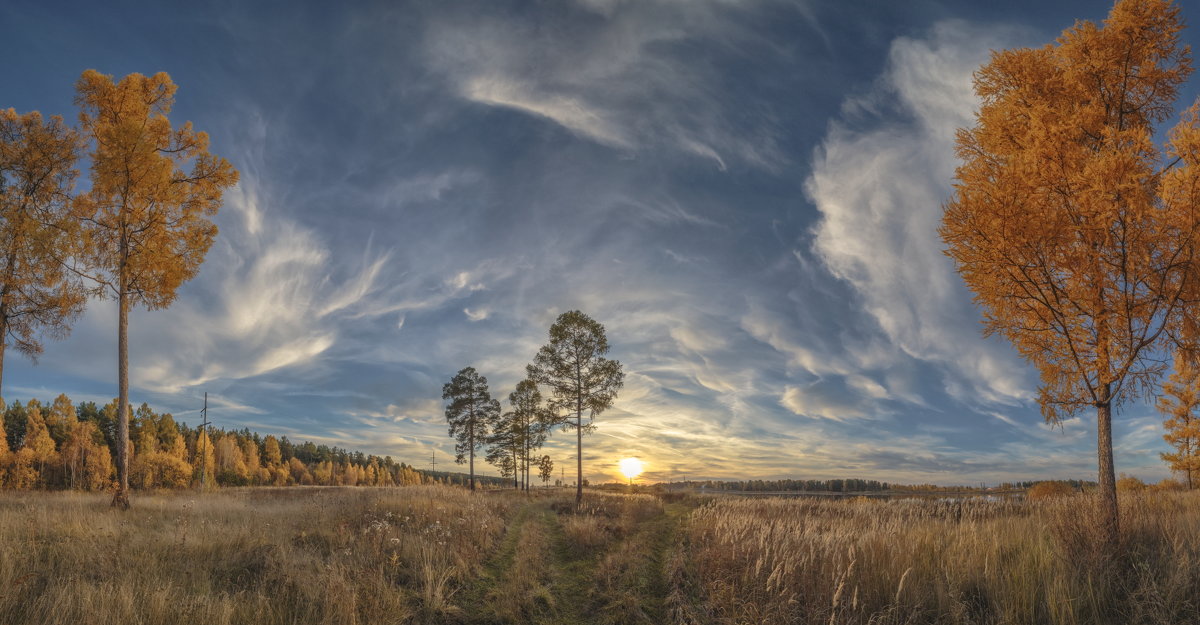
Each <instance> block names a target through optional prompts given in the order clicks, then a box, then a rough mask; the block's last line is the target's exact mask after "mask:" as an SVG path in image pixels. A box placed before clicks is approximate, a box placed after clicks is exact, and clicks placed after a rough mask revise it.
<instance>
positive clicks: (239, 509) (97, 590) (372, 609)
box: [0, 486, 510, 624]
mask: <svg viewBox="0 0 1200 625" xmlns="http://www.w3.org/2000/svg"><path fill="white" fill-rule="evenodd" d="M135 504H136V505H135V507H134V508H133V509H132V510H130V511H129V512H127V513H121V512H117V511H113V510H111V509H110V508H109V507H108V497H107V496H105V495H98V494H82V493H70V492H63V493H20V494H16V493H5V494H3V495H0V623H6V624H17V623H89V624H93V623H94V624H107V623H112V624H117V623H122V624H124V623H156V624H173V623H179V624H184V623H189V624H190V623H198V622H203V623H212V624H224V623H264V624H271V623H279V624H283V623H329V624H335V623H337V624H343V623H404V622H414V621H416V622H420V621H428V620H436V619H439V618H442V617H443V616H444V615H446V614H452V613H453V612H454V610H455V608H454V594H455V592H456V589H457V588H459V587H460V585H461V584H462V583H463V582H464V580H466V579H468V578H470V577H472V576H474V575H475V574H476V572H477V568H478V567H479V566H480V563H481V562H483V561H484V559H485V557H486V553H487V552H488V551H489V550H490V549H491V548H492V546H493V544H494V543H495V541H496V539H497V537H498V536H500V535H501V533H502V532H503V529H504V525H505V519H506V517H507V515H508V510H509V506H510V504H509V501H508V500H507V499H505V498H494V497H487V496H480V495H472V494H471V493H469V492H467V491H465V490H463V489H458V488H449V487H439V486H414V487H403V488H381V489H350V488H346V489H334V488H292V489H267V488H256V489H246V490H224V491H221V492H218V493H214V494H205V495H203V496H194V495H188V494H166V495H149V496H143V497H140V498H138V500H137V501H136V502H135Z"/></svg>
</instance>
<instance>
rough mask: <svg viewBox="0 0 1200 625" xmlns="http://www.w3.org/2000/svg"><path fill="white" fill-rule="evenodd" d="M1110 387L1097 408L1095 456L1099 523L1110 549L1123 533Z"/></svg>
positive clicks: (1106, 389)
mask: <svg viewBox="0 0 1200 625" xmlns="http://www.w3.org/2000/svg"><path fill="white" fill-rule="evenodd" d="M1109 393H1110V390H1109V385H1107V384H1105V385H1103V386H1102V387H1101V388H1100V401H1099V402H1097V404H1096V454H1097V460H1098V461H1099V462H1098V464H1099V467H1100V476H1099V482H1100V502H1099V504H1100V523H1101V530H1102V538H1103V540H1104V541H1105V544H1106V545H1107V546H1108V548H1109V549H1110V550H1111V549H1114V548H1115V547H1116V545H1117V535H1118V531H1119V529H1120V526H1119V520H1118V514H1119V512H1118V510H1117V478H1116V472H1115V469H1114V467H1113V442H1112V403H1111V401H1110V396H1109Z"/></svg>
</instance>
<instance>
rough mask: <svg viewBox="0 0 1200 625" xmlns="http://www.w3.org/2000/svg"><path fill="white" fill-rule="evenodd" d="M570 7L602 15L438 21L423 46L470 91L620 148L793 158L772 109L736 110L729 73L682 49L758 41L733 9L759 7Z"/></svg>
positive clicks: (723, 163)
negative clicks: (722, 81) (581, 24)
mask: <svg viewBox="0 0 1200 625" xmlns="http://www.w3.org/2000/svg"><path fill="white" fill-rule="evenodd" d="M562 8H563V9H564V10H567V11H568V12H570V11H573V10H575V9H583V10H587V11H592V12H595V13H597V14H599V15H601V16H602V18H601V19H599V20H596V19H591V20H589V24H590V25H589V27H588V28H586V29H579V28H573V27H570V26H568V25H567V24H566V23H561V24H560V23H557V22H555V21H554V20H553V19H552V18H549V17H546V18H544V19H545V20H546V21H544V22H540V23H538V24H537V25H536V26H535V25H534V24H531V23H530V22H529V21H528V20H524V19H521V18H519V17H516V16H508V17H500V16H497V15H495V14H488V15H473V16H471V18H469V19H467V18H461V17H460V18H458V19H447V20H445V21H436V20H435V21H434V23H433V24H432V27H431V28H430V30H429V31H428V32H427V34H426V42H427V45H426V54H427V56H428V58H429V61H430V63H431V65H432V66H433V67H434V68H435V69H436V70H437V71H439V72H440V73H441V74H442V75H444V76H445V77H446V78H447V79H448V80H449V81H450V82H451V84H452V85H454V87H455V88H456V89H457V91H458V93H459V94H460V95H461V96H462V97H463V98H465V99H467V100H470V101H472V102H476V103H479V104H484V105H488V106H496V107H502V108H507V109H511V110H515V111H521V112H524V113H528V114H530V115H534V116H537V117H539V118H542V119H545V120H548V121H550V122H552V123H555V124H557V125H559V126H561V127H563V128H565V129H567V130H569V131H571V132H572V133H575V134H576V135H578V136H580V137H583V138H585V139H588V140H591V141H595V142H597V143H599V144H601V145H605V146H608V147H611V148H614V149H617V150H619V151H622V152H627V153H628V152H638V151H641V150H656V149H664V148H665V149H669V150H671V151H674V152H676V153H680V154H687V155H691V156H693V157H697V158H701V159H704V160H708V161H711V162H712V163H714V164H715V165H716V167H717V168H718V169H720V170H725V169H726V168H727V167H728V164H729V163H730V162H731V161H737V162H739V163H742V164H749V165H751V166H754V167H764V168H768V169H778V168H779V167H781V166H782V165H783V164H784V163H785V162H786V158H785V157H784V156H783V153H782V151H781V150H780V149H779V148H778V145H777V138H776V136H775V131H774V129H773V126H774V121H775V120H774V118H773V116H772V114H771V113H770V111H768V110H766V109H765V108H761V107H760V109H758V110H755V111H753V112H751V111H746V110H739V111H733V110H729V109H728V108H727V102H728V98H724V97H721V91H720V85H719V78H720V76H719V75H718V74H717V73H716V72H714V71H713V70H712V69H711V68H708V67H706V66H705V65H703V64H699V63H695V62H693V59H691V58H689V56H688V55H687V54H686V53H685V52H682V50H683V49H686V44H688V43H695V42H707V43H710V44H714V45H721V46H728V47H730V48H733V49H736V48H739V47H749V46H750V45H752V43H753V42H755V41H757V40H759V39H760V37H759V35H757V34H756V33H755V32H754V31H753V30H752V29H748V28H745V27H744V26H741V25H739V20H737V19H734V18H733V16H736V15H737V14H739V12H741V11H743V10H746V9H748V8H752V7H748V6H747V7H743V6H741V5H738V4H736V3H726V2H720V1H707V0H705V1H697V2H604V3H581V4H577V5H574V6H572V5H570V4H565V5H564V6H563V7H562ZM768 49H769V48H768ZM733 120H737V122H736V123H735V122H734V121H733Z"/></svg>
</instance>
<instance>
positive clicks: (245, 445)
mask: <svg viewBox="0 0 1200 625" xmlns="http://www.w3.org/2000/svg"><path fill="white" fill-rule="evenodd" d="M241 446H242V461H243V463H245V465H246V475H247V477H248V479H249V480H250V481H251V482H252V483H254V484H259V483H261V480H260V476H261V475H262V461H261V460H259V456H258V445H255V444H254V441H253V440H252V439H250V438H246V439H243V440H242V442H241Z"/></svg>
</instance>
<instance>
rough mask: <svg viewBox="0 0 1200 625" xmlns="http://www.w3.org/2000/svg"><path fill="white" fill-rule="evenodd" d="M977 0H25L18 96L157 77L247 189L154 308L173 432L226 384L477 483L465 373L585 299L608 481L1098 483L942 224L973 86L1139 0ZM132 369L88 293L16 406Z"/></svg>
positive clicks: (1191, 37)
mask: <svg viewBox="0 0 1200 625" xmlns="http://www.w3.org/2000/svg"><path fill="white" fill-rule="evenodd" d="M982 4H985V3H977V2H967V1H963V2H934V1H920V2H903V3H884V2H863V3H840V2H817V1H805V0H794V1H771V0H761V1H758V0H747V1H745V2H732V1H728V0H694V1H687V2H685V1H682V0H644V1H637V2H635V1H632V0H629V1H622V0H563V1H561V2H498V1H479V2H410V3H409V2H378V3H371V2H354V3H333V4H331V3H316V2H312V3H300V2H296V3H291V2H289V3H259V2H253V3H251V2H211V3H206V2H193V3H186V4H180V3H165V2H160V3H135V2H116V3H80V4H77V5H69V4H65V3H46V2H27V1H24V0H8V1H6V2H5V3H4V4H3V5H0V56H2V57H3V58H5V59H8V60H9V62H7V63H6V77H5V81H4V86H3V88H0V107H10V106H11V107H14V108H16V109H17V110H18V111H21V112H24V111H28V110H40V111H42V112H43V113H46V114H55V113H57V114H62V115H64V116H66V117H68V118H69V119H73V118H74V117H75V115H76V112H77V111H76V109H75V108H74V107H73V105H72V97H73V84H74V81H75V80H76V79H77V78H78V77H79V75H80V74H81V73H82V72H83V70H85V69H88V68H95V69H98V70H100V71H102V72H104V73H107V74H113V75H115V76H116V77H118V78H119V77H121V76H124V75H126V74H128V73H130V72H141V73H146V74H149V73H153V72H157V71H166V72H168V73H170V74H171V76H172V78H173V79H174V80H175V82H176V83H177V84H178V85H179V91H178V93H177V103H176V107H175V111H174V112H173V114H172V119H173V120H174V121H175V122H176V123H181V122H183V121H184V120H191V121H192V122H194V124H195V125H196V127H197V128H198V129H201V130H205V131H207V132H209V133H210V135H211V136H212V149H213V152H215V153H217V154H220V155H222V156H224V157H226V158H227V159H229V160H230V161H231V162H232V163H233V164H234V166H235V167H236V168H237V169H238V170H239V171H240V172H241V183H240V184H239V186H238V187H237V188H235V189H233V190H231V191H230V192H229V193H228V194H227V196H226V202H225V206H224V208H223V209H222V210H221V212H220V214H219V216H218V217H217V223H218V225H219V226H220V229H221V233H220V235H219V237H218V240H217V242H216V243H215V244H214V246H213V248H212V250H211V251H210V252H209V255H208V259H207V261H206V263H205V265H204V267H203V269H202V270H201V272H200V275H199V276H198V277H197V278H196V279H195V280H193V281H192V282H190V283H188V284H186V285H185V286H184V287H183V288H182V290H181V292H180V296H179V299H178V301H177V302H176V303H175V304H174V306H172V308H170V309H169V310H166V311H154V312H147V311H145V310H138V311H136V312H134V313H133V315H132V317H131V321H130V336H131V340H130V345H131V357H130V358H131V360H130V371H131V382H132V392H131V398H132V400H133V402H134V403H135V404H137V403H141V402H143V401H146V402H149V403H150V404H151V405H152V406H154V407H155V408H157V409H161V410H168V411H172V412H174V413H175V414H176V415H177V416H178V418H180V419H181V420H185V421H189V422H194V421H196V415H197V409H198V408H199V407H200V402H201V397H202V396H203V393H204V392H205V391H207V392H208V393H209V398H210V403H211V417H212V418H213V419H214V420H215V421H216V423H217V424H218V425H221V426H225V427H230V428H241V427H249V428H251V429H255V430H258V431H260V432H263V433H276V434H286V435H288V436H289V437H291V438H292V439H294V440H305V439H307V440H313V441H315V442H319V443H328V444H333V445H338V446H342V447H347V448H351V449H361V450H363V451H366V452H370V453H377V454H381V455H383V454H387V455H391V456H393V457H394V458H397V459H398V460H404V461H407V462H410V463H414V464H417V465H419V466H420V465H424V464H426V463H427V462H428V460H429V456H430V454H431V453H435V454H436V455H437V456H438V459H439V463H448V462H449V461H450V459H451V458H452V453H453V442H452V441H451V439H449V438H448V437H447V436H446V425H445V420H444V417H443V416H442V408H443V406H442V402H441V399H440V396H441V386H442V384H443V383H444V382H446V381H447V380H448V379H449V378H450V377H451V376H452V375H453V374H454V373H455V372H456V371H457V370H459V369H460V368H462V367H464V366H467V365H471V366H474V367H475V368H476V369H478V370H479V371H480V372H481V373H482V374H483V375H485V376H487V377H488V379H489V380H490V381H491V385H492V389H493V392H494V394H496V395H500V396H504V397H506V396H507V394H508V393H509V392H510V391H511V390H512V388H513V387H514V386H515V385H516V383H517V382H518V381H519V379H520V378H521V377H522V376H523V373H524V365H525V363H527V362H529V361H530V360H531V359H532V357H533V354H534V352H535V351H536V350H537V348H538V346H539V345H541V344H542V343H544V342H545V340H546V333H547V329H548V328H549V326H550V324H551V323H552V322H553V320H554V318H555V317H556V316H557V315H558V314H559V313H561V312H565V311H567V310H571V309H576V308H577V309H581V310H583V311H584V312H586V313H588V314H589V315H591V316H592V317H594V318H596V319H597V320H599V321H600V322H601V323H603V324H604V325H605V326H606V327H607V329H608V333H609V339H610V342H611V344H612V353H611V356H612V357H614V358H617V359H619V360H620V361H621V362H622V363H623V364H624V366H625V371H626V385H625V388H624V390H623V391H622V392H621V394H620V396H619V398H618V400H617V402H616V404H615V406H614V407H613V408H612V409H611V410H609V411H608V412H606V413H605V414H604V415H602V417H601V418H600V419H599V420H598V422H597V425H598V429H597V431H596V433H595V434H594V435H592V436H591V437H590V438H589V439H587V440H586V441H585V450H584V461H585V471H586V472H587V473H588V474H589V475H590V476H591V477H592V478H593V479H608V478H611V477H615V476H616V475H617V472H616V461H617V460H618V459H619V458H621V457H624V456H627V455H636V456H640V457H642V458H643V459H645V460H646V462H647V471H648V473H649V477H650V479H672V478H673V479H684V478H692V479H696V478H722V477H730V478H733V477H763V478H768V477H798V478H807V477H812V478H823V477H864V478H876V479H883V480H890V481H897V482H926V481H931V482H938V483H965V482H978V481H989V482H995V481H999V480H1008V479H1027V478H1034V479H1036V478H1046V477H1079V478H1091V477H1093V476H1094V473H1095V422H1094V417H1092V416H1091V415H1084V416H1082V417H1081V418H1078V419H1073V420H1071V421H1067V422H1065V423H1063V424H1062V425H1061V427H1053V428H1052V427H1050V426H1047V425H1045V424H1044V423H1043V422H1042V418H1041V416H1040V413H1039V411H1038V407H1037V405H1036V403H1035V402H1034V401H1033V397H1034V395H1035V389H1036V372H1035V371H1034V370H1033V369H1032V367H1030V366H1029V365H1027V364H1025V363H1024V362H1023V361H1022V360H1021V359H1020V358H1019V357H1018V356H1017V355H1016V353H1015V352H1014V350H1013V349H1011V348H1010V347H1009V346H1008V345H1007V344H1006V343H1004V342H1003V341H1001V340H998V339H997V340H985V339H984V338H982V336H981V335H980V328H981V326H980V324H979V318H980V315H979V311H978V310H977V309H975V307H974V306H973V304H972V303H971V299H970V295H969V293H968V292H967V290H966V289H965V287H964V286H963V285H962V283H961V281H960V280H959V279H958V278H957V276H956V275H955V273H954V271H953V267H952V265H951V264H950V262H949V260H948V259H947V258H946V257H945V256H944V255H943V254H942V252H941V244H940V241H939V240H938V237H937V234H936V231H935V228H936V224H937V223H938V221H939V219H940V215H941V204H942V203H943V202H944V201H945V199H946V198H947V197H948V194H949V189H950V180H951V177H952V174H953V169H954V166H955V161H954V158H953V152H952V141H953V133H954V130H955V128H957V127H960V126H964V125H967V124H969V123H970V122H971V119H972V117H971V115H972V111H973V108H974V106H975V101H974V96H973V94H972V91H971V83H970V76H971V72H972V71H973V70H974V69H976V68H977V67H978V66H979V65H980V64H981V63H982V62H984V61H985V60H986V58H987V55H988V51H989V50H991V49H999V48H1006V47H1013V46H1018V45H1041V44H1044V43H1046V42H1048V41H1051V40H1052V39H1053V38H1054V37H1056V36H1057V35H1058V34H1059V33H1060V32H1061V31H1062V30H1063V29H1064V28H1066V27H1068V26H1070V25H1071V24H1072V23H1073V21H1074V20H1075V19H1076V18H1081V19H1094V20H1099V19H1102V18H1103V17H1104V16H1105V14H1106V13H1107V11H1108V9H1109V7H1110V6H1111V5H1108V4H1106V3H1104V2H1056V3H1047V2H1005V3H986V4H989V5H994V6H986V7H985V6H980V5H982ZM1183 15H1184V19H1185V20H1186V21H1189V22H1192V23H1197V22H1200V11H1198V10H1197V9H1196V8H1194V7H1192V6H1189V5H1185V6H1184V7H1183ZM1185 39H1186V40H1188V41H1190V42H1193V43H1195V42H1196V39H1197V31H1195V30H1188V31H1186V32H1185ZM1195 96H1196V91H1195V89H1194V87H1191V86H1189V88H1188V89H1187V90H1186V91H1185V92H1184V97H1183V98H1182V99H1181V102H1187V103H1190V102H1191V101H1192V99H1194V98H1195ZM115 363H116V314H115V306H114V305H113V303H112V302H111V301H93V302H92V303H91V305H90V307H89V309H88V311H87V313H86V314H85V315H84V317H83V318H82V319H81V320H80V321H79V322H78V323H77V324H76V327H75V329H74V331H73V333H72V335H71V337H70V338H68V339H67V340H64V341H60V342H56V343H51V344H49V345H48V346H47V349H46V353H45V354H44V355H43V356H42V358H41V359H40V361H39V363H38V365H37V366H33V365H32V364H31V363H30V362H29V361H28V360H25V359H23V358H22V357H21V356H19V355H17V354H15V353H11V352H10V356H9V358H8V359H7V362H6V363H5V365H6V366H5V379H4V388H5V395H6V396H7V397H9V398H17V399H22V400H24V399H27V398H29V397H37V398H40V399H50V398H53V397H54V396H55V395H57V394H58V393H60V392H65V393H67V394H68V395H70V396H71V397H72V398H73V399H76V400H94V401H108V400H109V399H111V398H112V397H113V396H114V395H115V394H116V368H115ZM1115 428H1116V460H1117V467H1118V470H1119V471H1124V472H1129V473H1132V474H1136V475H1139V476H1141V477H1144V478H1147V479H1158V478H1161V477H1164V476H1165V475H1166V470H1165V468H1164V467H1163V465H1162V463H1161V461H1160V460H1159V459H1158V454H1159V452H1160V451H1164V450H1166V446H1165V444H1164V443H1163V442H1162V440H1161V434H1162V430H1161V417H1160V416H1159V415H1158V413H1157V412H1156V411H1155V410H1154V408H1153V406H1151V405H1149V404H1146V403H1134V404H1131V405H1129V406H1127V407H1126V408H1125V409H1124V410H1123V411H1122V412H1121V413H1120V414H1119V415H1118V416H1117V419H1116V424H1115ZM572 443H573V438H572V437H569V436H567V435H566V434H557V435H556V436H554V437H553V438H552V439H551V443H550V444H549V445H548V448H547V453H549V454H550V455H551V456H552V457H554V458H555V460H556V461H557V462H560V463H563V464H566V463H568V462H573V454H574V446H573V444H572Z"/></svg>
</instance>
